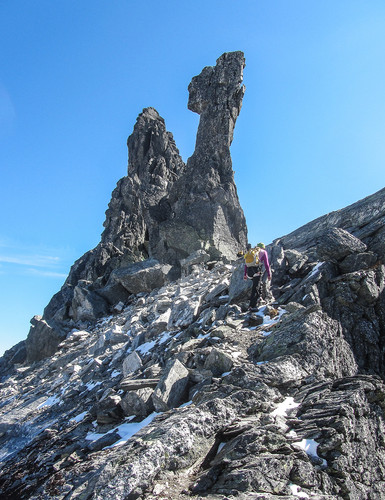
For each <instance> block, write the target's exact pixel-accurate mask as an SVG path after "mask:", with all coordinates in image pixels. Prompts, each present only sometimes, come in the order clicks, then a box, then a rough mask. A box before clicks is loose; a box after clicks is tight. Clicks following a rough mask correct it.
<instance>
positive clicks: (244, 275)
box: [243, 264, 247, 280]
mask: <svg viewBox="0 0 385 500" xmlns="http://www.w3.org/2000/svg"><path fill="white" fill-rule="evenodd" d="M243 279H244V280H247V266H246V264H245V268H244V270H243Z"/></svg>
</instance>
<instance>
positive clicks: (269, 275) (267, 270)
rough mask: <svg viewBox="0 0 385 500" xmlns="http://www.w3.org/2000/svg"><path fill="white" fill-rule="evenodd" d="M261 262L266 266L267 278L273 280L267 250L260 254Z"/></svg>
mask: <svg viewBox="0 0 385 500" xmlns="http://www.w3.org/2000/svg"><path fill="white" fill-rule="evenodd" d="M261 254H262V255H261ZM259 260H260V261H262V262H263V265H264V266H265V269H266V272H267V277H268V278H269V280H271V270H270V264H269V257H268V255H267V252H266V250H262V251H261V252H260V253H259Z"/></svg>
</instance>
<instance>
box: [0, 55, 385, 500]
mask: <svg viewBox="0 0 385 500" xmlns="http://www.w3.org/2000/svg"><path fill="white" fill-rule="evenodd" d="M243 66H244V59H243V54H241V53H240V52H235V53H231V54H224V55H223V56H221V57H220V58H219V59H218V61H217V65H216V66H215V67H213V68H211V67H208V68H205V69H204V70H203V71H202V73H201V75H199V76H198V77H195V78H194V79H193V81H192V83H191V84H190V87H189V91H190V100H189V107H190V108H191V109H193V110H194V111H197V112H199V113H200V115H201V123H200V126H199V130H198V136H197V147H196V151H195V153H194V155H193V156H192V157H191V158H190V159H189V161H188V162H187V165H184V163H183V162H182V160H181V159H180V157H179V154H178V152H177V150H176V148H175V145H174V143H173V140H172V136H171V134H169V133H168V132H166V130H165V126H164V122H163V120H162V119H161V118H160V117H159V115H158V113H157V112H156V111H155V110H154V109H152V108H147V109H146V110H144V111H143V113H142V114H141V115H140V116H139V118H138V120H137V123H136V125H135V128H134V132H133V134H132V136H130V138H129V140H128V147H129V154H130V160H129V175H128V176H127V177H125V178H124V179H122V180H121V181H119V183H118V187H117V188H116V190H115V191H114V193H113V197H112V200H111V203H110V206H109V209H108V211H107V217H106V229H105V231H104V233H103V235H102V241H101V243H100V244H99V245H98V247H97V248H96V249H94V250H92V251H91V252H89V253H88V254H86V255H85V256H83V257H82V258H81V259H79V261H77V262H76V263H75V265H74V267H73V268H72V270H71V273H70V275H69V277H68V279H67V281H66V283H65V285H64V286H63V288H62V290H61V291H60V292H59V294H58V295H56V296H55V297H53V299H52V301H51V302H50V304H49V305H48V306H47V309H46V311H45V316H44V318H34V320H33V321H32V328H31V331H30V333H29V335H28V338H27V341H26V342H24V343H21V344H18V345H17V346H15V347H14V348H12V349H10V350H9V351H7V352H6V353H5V355H4V357H3V358H2V359H1V360H0V374H1V377H2V378H1V383H0V397H1V399H0V461H1V466H2V467H1V471H0V496H1V498H2V499H5V500H6V499H9V500H11V499H15V498H20V499H32V500H41V499H47V500H48V499H61V500H64V499H66V500H72V499H73V500H74V499H78V500H81V499H87V500H88V499H89V500H102V499H103V500H109V499H110V500H135V499H140V500H144V499H147V500H155V499H163V500H171V499H172V500H182V499H186V498H194V499H196V500H201V499H204V498H207V499H211V500H227V499H238V500H251V499H264V500H284V499H285V500H295V499H297V498H312V499H314V500H378V499H383V498H385V384H384V379H385V358H384V352H385V265H384V261H385V243H384V242H385V189H382V190H381V191H379V192H378V193H375V194H373V195H371V196H368V197H367V198H365V199H363V200H360V201H358V202H357V203H354V204H353V205H351V206H349V207H346V208H344V209H341V210H338V211H336V212H332V213H330V214H327V215H324V216H322V217H320V218H318V219H316V220H314V221H311V222H309V223H308V224H306V225H305V226H303V227H301V228H298V229H297V230H296V231H294V232H293V233H291V234H289V235H286V236H282V237H281V238H279V239H277V240H275V241H274V242H273V243H271V244H270V245H269V246H268V247H267V251H268V254H269V257H270V262H271V266H272V269H273V279H272V283H271V289H270V294H268V295H267V296H266V301H265V303H264V304H261V305H260V307H259V309H258V311H255V312H250V311H249V310H248V308H247V298H248V296H249V293H250V283H249V282H248V281H244V280H243V259H241V258H240V259H238V260H237V259H236V258H235V252H236V251H237V250H238V249H239V248H241V247H242V245H243V243H245V242H246V227H245V225H244V218H243V214H242V211H241V209H240V207H239V202H238V198H237V196H236V191H235V186H234V184H233V178H232V171H231V161H230V156H229V149H228V148H229V146H230V143H231V139H232V131H233V127H234V124H235V120H236V117H237V116H238V113H239V109H240V104H241V100H242V95H243V92H244V89H243V87H241V81H242V78H241V75H242V70H243ZM215 85H218V87H217V89H216V90H215ZM224 96H227V97H226V98H224ZM225 101H226V102H225ZM217 112H218V113H219V114H218V115H217V114H216V113H217ZM220 113H222V114H220ZM218 116H220V117H221V118H220V119H219V118H218ZM217 118H218V119H217ZM209 133H212V135H213V137H212V140H211V142H210V141H209V142H210V143H209V142H207V144H205V145H204V146H202V148H201V147H200V145H201V144H203V143H204V141H206V140H207V134H209ZM216 134H217V135H218V137H216ZM201 141H203V142H201ZM194 172H195V175H194ZM183 193H184V194H183ZM200 210H202V212H200ZM206 213H207V214H208V216H207V220H201V217H202V216H203V214H206ZM193 214H195V215H196V217H194V216H193ZM196 218H197V220H196ZM237 218H238V219H237ZM237 220H238V223H239V226H237V227H235V226H234V225H233V223H234V221H237ZM183 228H185V230H184V231H183ZM174 229H175V232H173V231H174ZM118 301H119V302H118Z"/></svg>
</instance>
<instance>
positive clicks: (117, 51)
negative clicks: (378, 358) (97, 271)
mask: <svg viewBox="0 0 385 500" xmlns="http://www.w3.org/2000/svg"><path fill="white" fill-rule="evenodd" d="M235 50H242V51H243V52H244V53H245V57H246V69H245V72H244V83H245V85H246V94H245V97H244V100H243V108H242V111H241V113H240V116H239V118H238V122H237V125H236V128H235V134H234V141H233V145H232V148H231V153H232V159H233V168H234V170H235V180H236V184H237V188H238V195H239V198H240V202H241V205H242V207H243V210H244V212H245V215H246V220H247V224H248V229H249V240H250V242H251V243H253V244H255V243H257V242H258V241H264V242H265V243H266V244H267V243H270V242H271V241H272V240H273V239H275V238H278V237H280V236H283V235H285V234H288V233H289V232H291V231H293V230H294V229H296V228H297V227H299V226H301V225H303V224H305V223H306V222H309V221H310V220H313V219H315V218H317V217H319V216H321V215H324V214H325V213H328V212H331V211H333V210H337V209H340V208H343V207H345V206H347V205H349V204H351V203H354V202H355V201H357V200H359V199H362V198H364V197H365V196H368V195H370V194H372V193H374V192H376V191H378V190H379V189H381V188H383V187H384V184H385V183H384V173H383V172H384V161H385V2H384V0H371V1H370V2H364V1H362V0H360V1H356V0H338V1H336V0H322V1H316V0H273V1H272V0H243V1H242V2H238V1H235V0H231V1H230V0H195V1H194V2H183V1H181V0H164V1H163V2H159V1H158V0H157V1H155V0H146V1H145V2H138V1H134V0H92V1H90V0H80V1H79V0H76V1H75V0H37V1H33V2H32V1H27V0H24V1H23V0H1V1H0V169H1V183H0V203H1V210H0V354H1V353H2V352H3V351H4V350H5V349H8V348H10V347H11V346H13V345H14V344H16V343H17V342H19V341H20V340H23V339H25V338H26V337H27V334H28V331H29V320H30V318H31V317H32V316H33V315H35V314H42V313H43V309H44V307H45V306H46V305H47V303H48V302H49V300H50V298H51V296H52V295H53V294H54V293H56V292H57V291H58V290H59V289H60V287H61V285H62V284H63V282H64V279H65V277H66V276H67V274H68V272H69V268H70V266H71V265H72V263H73V262H74V261H75V260H76V259H77V258H79V257H80V256H81V255H82V254H83V253H85V252H86V251H88V250H90V249H91V248H93V247H95V246H96V245H97V243H98V242H99V240H100V234H101V232H102V230H103V226H102V224H103V222H104V218H105V216H104V212H105V210H106V209H107V205H108V202H109V200H110V197H111V192H112V190H113V189H114V187H115V185H116V182H117V181H118V180H119V179H120V178H121V177H123V176H124V175H125V174H126V168H127V147H126V140H127V137H128V136H129V135H130V134H131V132H132V129H133V126H134V123H135V121H136V118H137V116H138V114H139V113H140V112H141V111H142V109H143V108H144V107H147V106H153V107H155V108H156V109H157V110H158V112H159V113H160V115H161V116H162V117H163V118H164V119H165V121H166V127H167V129H168V130H169V131H170V132H172V133H173V135H174V138H175V141H176V144H177V146H178V148H179V150H180V153H181V155H182V157H183V159H184V160H185V161H186V160H187V158H188V157H189V156H191V154H192V153H193V150H194V146H195V136H196V130H197V125H198V120H199V116H198V115H196V114H194V113H192V112H191V111H189V110H188V109H187V100H188V92H187V86H188V84H189V83H190V81H191V78H192V77H193V76H195V75H197V74H199V73H200V72H201V70H202V69H203V67H204V66H213V65H215V62H216V59H217V58H218V57H219V56H220V55H221V54H222V53H224V52H230V51H235Z"/></svg>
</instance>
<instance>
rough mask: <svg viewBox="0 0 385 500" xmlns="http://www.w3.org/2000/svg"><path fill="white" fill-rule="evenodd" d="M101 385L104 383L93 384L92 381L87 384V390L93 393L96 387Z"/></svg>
mask: <svg viewBox="0 0 385 500" xmlns="http://www.w3.org/2000/svg"><path fill="white" fill-rule="evenodd" d="M101 384H102V382H92V381H90V382H87V383H86V384H85V385H86V387H87V389H88V390H89V391H92V389H94V388H95V387H97V386H98V385H101Z"/></svg>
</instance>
